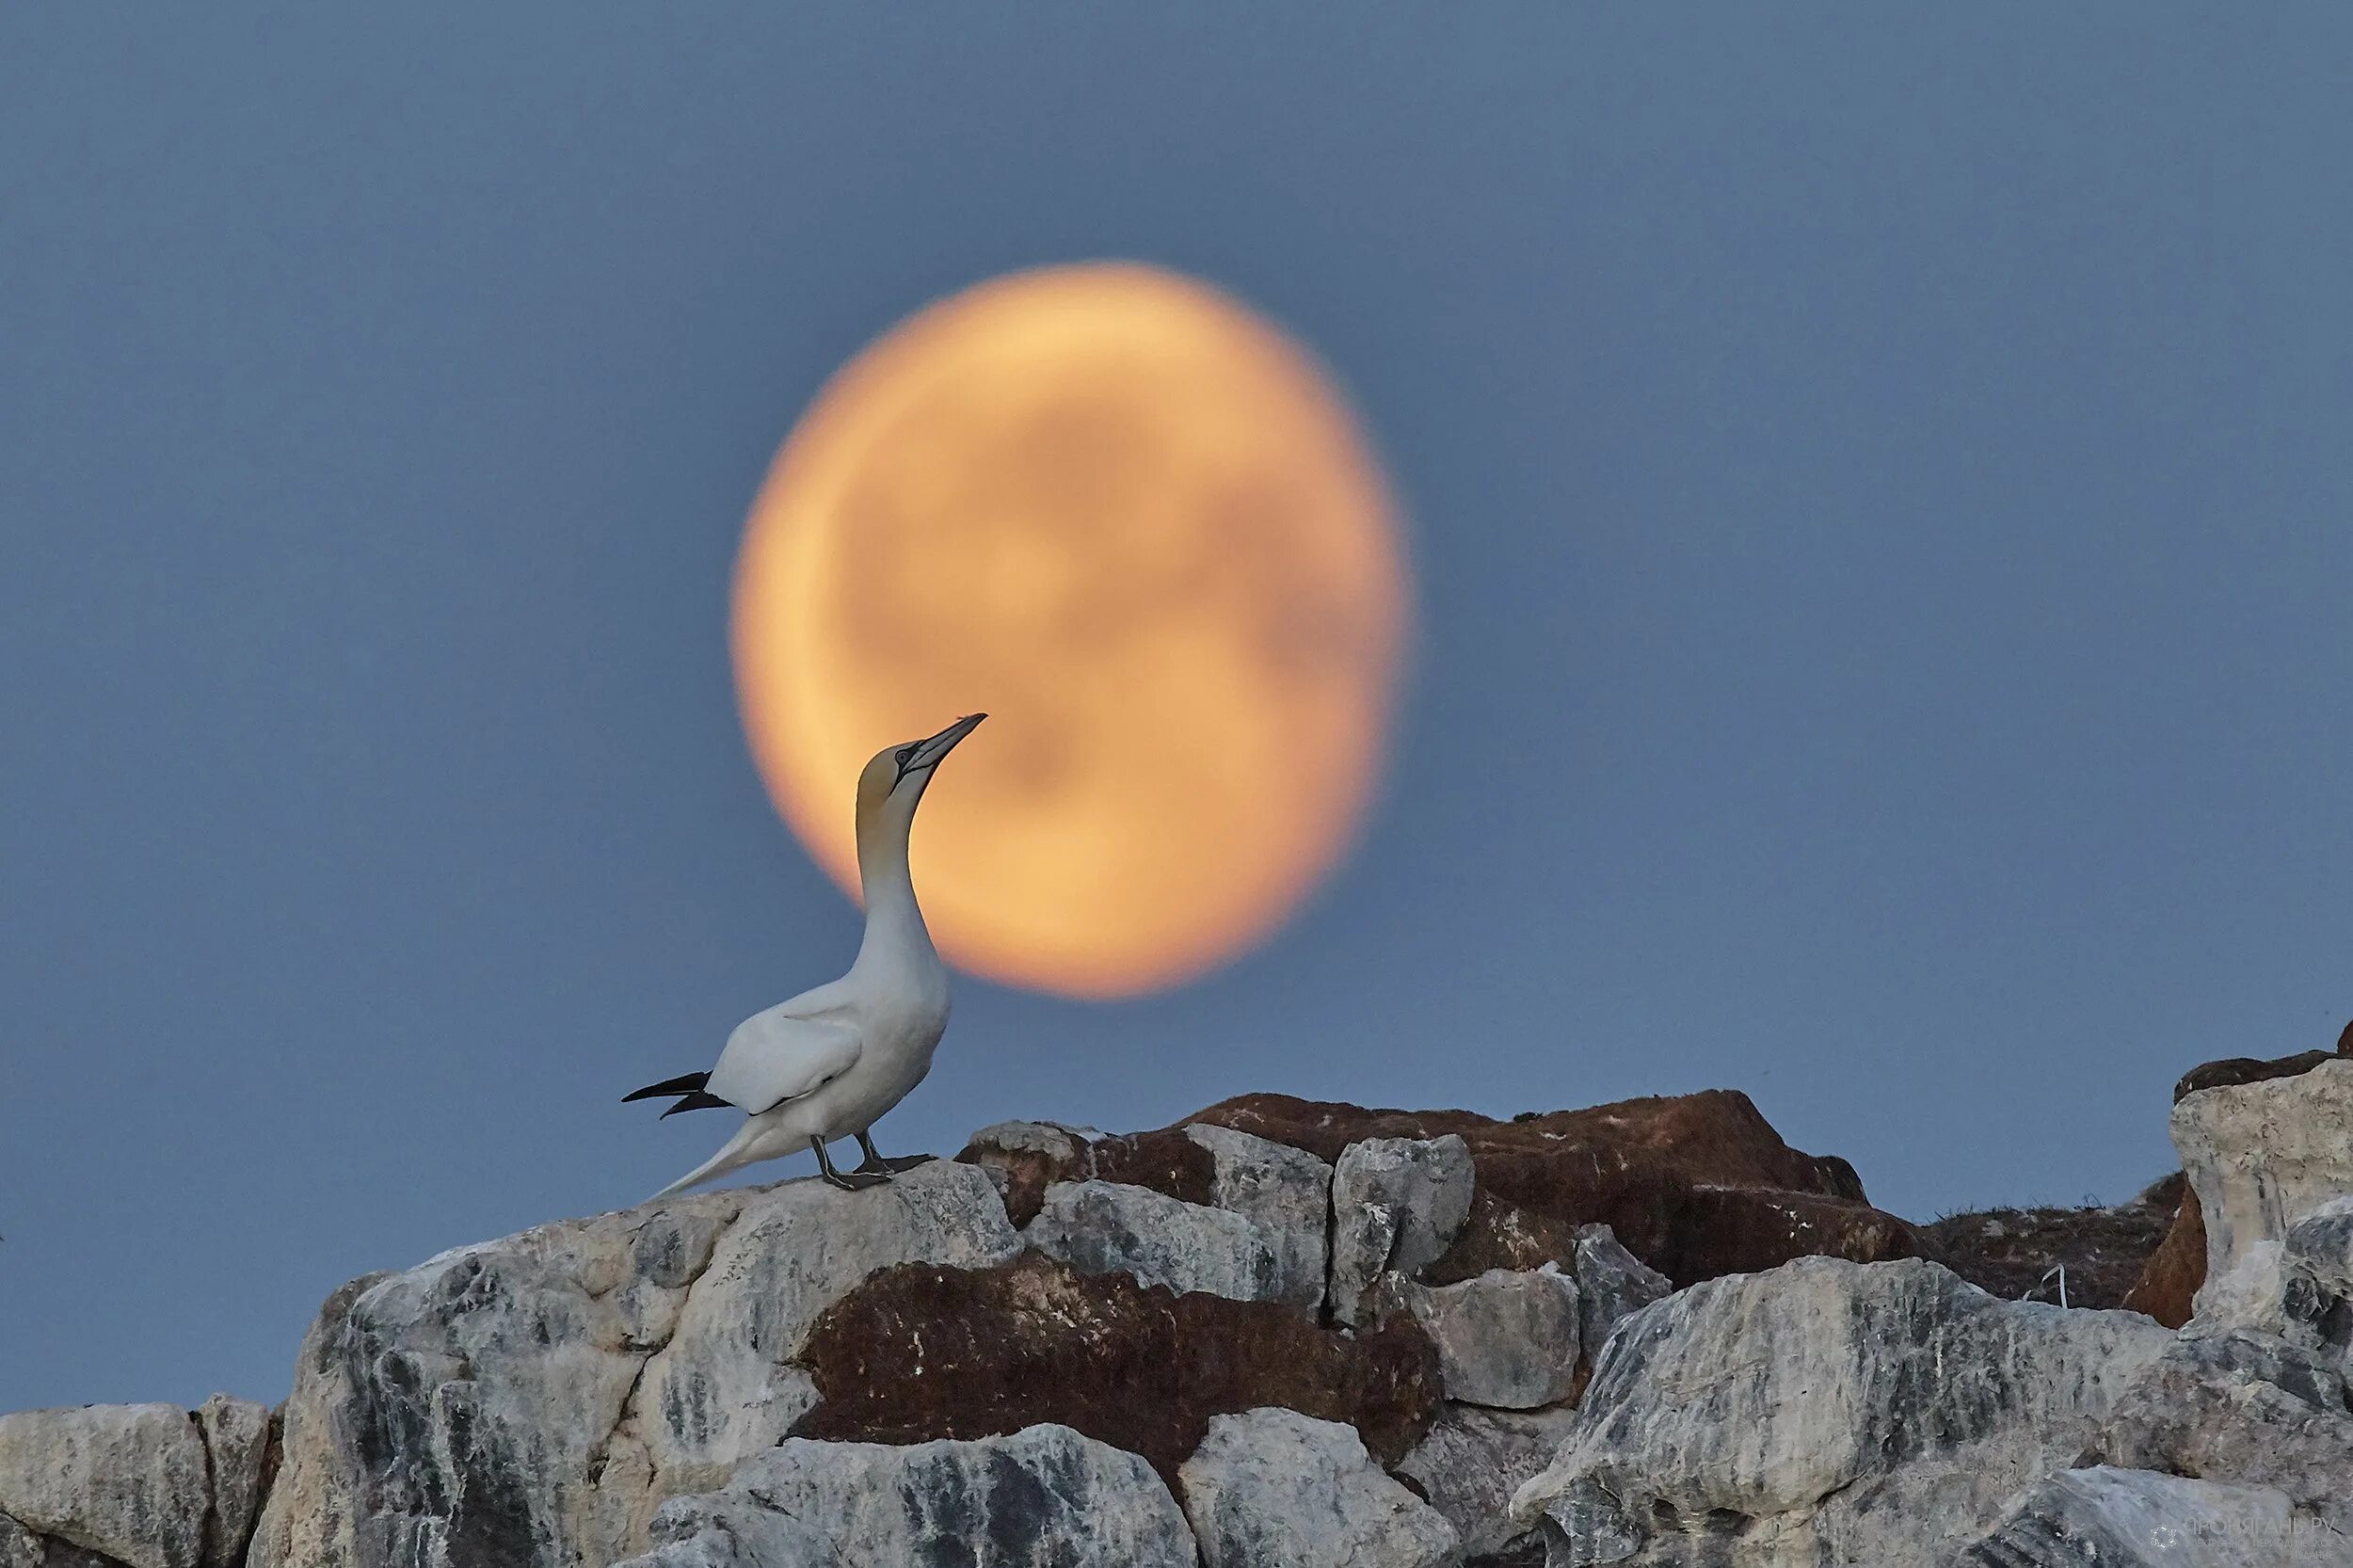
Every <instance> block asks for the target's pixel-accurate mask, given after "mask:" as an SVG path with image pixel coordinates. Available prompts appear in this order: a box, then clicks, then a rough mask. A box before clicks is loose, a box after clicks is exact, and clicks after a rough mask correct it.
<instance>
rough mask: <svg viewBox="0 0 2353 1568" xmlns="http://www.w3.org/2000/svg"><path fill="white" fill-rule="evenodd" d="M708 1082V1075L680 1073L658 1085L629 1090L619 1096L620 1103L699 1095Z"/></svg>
mask: <svg viewBox="0 0 2353 1568" xmlns="http://www.w3.org/2000/svg"><path fill="white" fill-rule="evenodd" d="M710 1081H711V1075H710V1074H709V1073H680V1074H679V1076H678V1077H676V1078H669V1079H664V1080H662V1081H661V1082H660V1083H648V1084H647V1085H646V1086H645V1087H644V1088H643V1089H632V1090H631V1091H630V1092H629V1093H628V1094H626V1095H623V1096H621V1103H622V1104H623V1105H627V1104H628V1103H629V1102H630V1101H632V1100H650V1099H660V1098H661V1097H662V1096H664V1095H699V1094H701V1093H702V1087H703V1085H704V1084H706V1083H708V1082H710Z"/></svg>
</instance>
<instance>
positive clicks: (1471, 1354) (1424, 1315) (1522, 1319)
mask: <svg viewBox="0 0 2353 1568" xmlns="http://www.w3.org/2000/svg"><path fill="white" fill-rule="evenodd" d="M1388 1280H1389V1283H1388V1285H1387V1287H1386V1290H1387V1293H1388V1295H1389V1297H1390V1299H1391V1300H1393V1301H1394V1302H1395V1303H1396V1304H1398V1305H1400V1306H1401V1307H1402V1308H1403V1309H1404V1310H1406V1311H1409V1312H1411V1313H1412V1314H1413V1315H1414V1320H1415V1321H1416V1322H1417V1323H1419V1324H1420V1325H1421V1329H1422V1332H1423V1333H1424V1334H1427V1335H1428V1336H1430V1342H1431V1343H1432V1344H1433V1345H1435V1346H1436V1347H1437V1348H1438V1372H1439V1376H1440V1378H1441V1380H1442V1381H1443V1383H1444V1385H1445V1388H1446V1394H1447V1398H1448V1399H1449V1400H1460V1401H1462V1402H1464V1403H1466V1404H1483V1405H1494V1406H1496V1407H1497V1408H1498V1409H1502V1410H1534V1409H1536V1408H1537V1407H1538V1406H1540V1405H1547V1404H1552V1403H1555V1402H1556V1401H1558V1400H1564V1399H1566V1398H1568V1397H1569V1394H1570V1392H1571V1391H1572V1390H1573V1389H1575V1388H1576V1386H1577V1333H1578V1328H1577V1323H1578V1316H1577V1281H1576V1280H1575V1279H1574V1278H1572V1277H1571V1276H1570V1275H1567V1274H1564V1273H1562V1272H1561V1271H1560V1269H1559V1268H1557V1267H1556V1266H1554V1265H1553V1264H1550V1263H1547V1264H1545V1266H1544V1267H1543V1268H1541V1269H1527V1270H1516V1271H1515V1270H1511V1269H1490V1270H1489V1271H1488V1272H1485V1273H1483V1274H1481V1275H1480V1276H1479V1277H1478V1278H1476V1279H1466V1280H1464V1281H1462V1282H1461V1283H1459V1284H1455V1285H1435V1286H1433V1285H1417V1284H1415V1283H1414V1282H1413V1281H1411V1280H1408V1279H1405V1278H1404V1277H1402V1276H1401V1275H1395V1274H1392V1275H1390V1276H1388Z"/></svg>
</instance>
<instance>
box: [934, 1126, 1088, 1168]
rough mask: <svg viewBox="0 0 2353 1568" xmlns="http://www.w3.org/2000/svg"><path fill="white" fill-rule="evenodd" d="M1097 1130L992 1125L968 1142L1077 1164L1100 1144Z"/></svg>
mask: <svg viewBox="0 0 2353 1568" xmlns="http://www.w3.org/2000/svg"><path fill="white" fill-rule="evenodd" d="M1103 1137H1104V1134H1103V1132H1102V1130H1101V1129H1100V1128H1091V1127H1070V1126H1067V1125H1065V1124H1064V1123H1062V1122H992V1123H990V1124H989V1125H988V1126H987V1127H984V1128H981V1130H980V1131H978V1132H976V1133H974V1134H972V1136H971V1137H970V1138H968V1139H967V1140H966V1142H967V1144H978V1145H980V1146H982V1147H984V1148H997V1149H1002V1150H1004V1151H1006V1152H1007V1153H1009V1154H1042V1155H1045V1156H1046V1157H1048V1159H1051V1160H1077V1159H1079V1158H1080V1155H1081V1154H1083V1153H1084V1152H1085V1149H1086V1146H1087V1145H1088V1144H1099V1143H1101V1142H1102V1141H1103Z"/></svg>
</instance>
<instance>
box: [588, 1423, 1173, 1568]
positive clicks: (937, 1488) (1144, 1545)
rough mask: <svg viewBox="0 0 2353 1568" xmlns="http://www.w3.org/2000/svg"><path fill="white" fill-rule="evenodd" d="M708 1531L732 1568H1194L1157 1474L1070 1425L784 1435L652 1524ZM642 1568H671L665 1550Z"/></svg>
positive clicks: (678, 1533) (674, 1532) (670, 1531)
mask: <svg viewBox="0 0 2353 1568" xmlns="http://www.w3.org/2000/svg"><path fill="white" fill-rule="evenodd" d="M713 1524H715V1525H716V1527H717V1531H718V1533H721V1534H723V1535H725V1536H728V1537H729V1538H730V1541H729V1544H728V1549H729V1550H731V1551H732V1553H733V1556H732V1557H731V1558H723V1559H721V1561H723V1562H727V1563H728V1564H730V1568H800V1564H801V1563H803V1562H810V1563H824V1564H826V1565H828V1568H832V1565H837V1564H838V1565H839V1568H906V1565H908V1564H914V1563H942V1564H947V1563H970V1564H975V1565H978V1564H983V1563H1004V1564H1008V1565H1010V1564H1016V1563H1022V1564H1028V1563H1038V1564H1047V1563H1050V1564H1054V1565H1055V1568H1194V1554H1193V1536H1192V1533H1191V1531H1190V1530H1189V1529H1188V1528H1186V1525H1185V1518H1184V1515H1183V1514H1182V1513H1180V1512H1178V1511H1177V1502H1176V1499H1175V1498H1174V1497H1172V1496H1169V1491H1168V1488H1167V1487H1166V1486H1165V1485H1163V1484H1162V1483H1161V1481H1160V1477H1158V1476H1156V1475H1154V1474H1153V1473H1152V1470H1151V1467H1150V1466H1149V1465H1147V1464H1144V1461H1142V1460H1141V1459H1138V1458H1137V1457H1136V1456H1135V1455H1134V1454H1131V1453H1123V1452H1121V1451H1120V1450H1119V1449H1117V1448H1112V1447H1110V1446H1109V1445H1107V1444H1102V1443H1097V1442H1095V1441H1094V1440H1092V1439H1091V1438H1086V1437H1082V1436H1080V1434H1079V1433H1077V1432H1072V1431H1071V1430H1070V1429H1069V1428H1067V1427H1056V1426H1037V1427H1031V1428H1029V1429H1027V1430H1026V1431H1023V1432H1015V1433H1013V1434H1011V1435H1009V1436H1005V1437H992V1438H986V1439H983V1440H981V1441H979V1442H970V1443H961V1442H932V1443H917V1444H912V1445H908V1446H904V1447H893V1446H889V1445H886V1444H880V1443H813V1442H809V1441H808V1440H806V1439H801V1438H794V1439H789V1440H787V1441H786V1442H784V1443H782V1444H780V1445H778V1446H777V1447H776V1448H772V1449H769V1450H767V1451H765V1452H763V1453H760V1454H759V1455H757V1456H756V1457H754V1458H752V1459H749V1460H747V1461H745V1462H744V1464H742V1465H740V1466H739V1467H738V1468H737V1470H736V1473H735V1477H734V1479H733V1480H730V1481H729V1482H728V1485H727V1487H726V1489H725V1491H724V1492H722V1493H720V1494H719V1495H717V1496H706V1497H689V1498H680V1499H675V1500H673V1501H671V1502H669V1503H666V1504H664V1506H663V1510H662V1512H661V1513H660V1514H658V1515H657V1516H656V1520H655V1529H656V1533H657V1534H659V1535H666V1536H669V1537H671V1538H672V1539H674V1540H675V1539H679V1538H684V1539H686V1540H689V1541H699V1540H701V1539H702V1538H703V1537H704V1536H705V1535H707V1534H709V1533H712V1525H713ZM788 1530H789V1533H786V1532H787V1531H788ZM690 1531H691V1532H692V1533H691V1534H690V1533H689V1532H690ZM754 1531H764V1532H767V1534H766V1540H765V1541H761V1540H760V1538H759V1537H757V1536H755V1535H754V1534H753V1532H754ZM747 1538H748V1539H749V1541H750V1542H751V1544H749V1546H748V1549H747V1548H746V1542H747ZM820 1547H822V1549H823V1553H824V1555H822V1556H820V1555H818V1552H819V1549H820ZM690 1561H691V1559H690ZM635 1564H636V1568H674V1564H673V1562H672V1561H670V1560H665V1559H664V1557H663V1555H662V1551H661V1550H659V1549H658V1550H657V1551H656V1552H654V1553H653V1554H651V1555H649V1556H648V1557H644V1558H639V1559H636V1560H635ZM676 1568H682V1565H676Z"/></svg>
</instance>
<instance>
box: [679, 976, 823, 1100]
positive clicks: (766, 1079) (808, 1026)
mask: <svg viewBox="0 0 2353 1568" xmlns="http://www.w3.org/2000/svg"><path fill="white" fill-rule="evenodd" d="M821 989H822V987H821ZM801 1000H802V999H800V998H797V997H796V998H794V999H793V1000H792V1001H788V1002H782V1003H779V1004H778V1005H776V1006H775V1007H771V1008H769V1009H767V1010H766V1011H764V1012H760V1013H755V1014H753V1015H752V1016H750V1017H748V1018H745V1019H744V1021H743V1022H742V1023H740V1024H738V1025H736V1026H735V1032H734V1033H732V1034H730V1035H728V1048H727V1049H725V1050H723V1051H721V1052H720V1053H719V1064H718V1065H717V1066H715V1067H713V1068H712V1069H711V1079H710V1081H709V1082H707V1083H705V1084H704V1085H703V1088H704V1090H705V1091H706V1092H708V1093H710V1094H713V1095H716V1096H719V1097H720V1098H721V1099H723V1100H726V1101H727V1102H728V1103H729V1104H730V1105H740V1106H742V1107H743V1108H744V1110H746V1111H748V1112H751V1113H752V1114H753V1115H755V1116H757V1115H759V1114H760V1112H763V1111H769V1110H773V1109H774V1108H776V1106H778V1105H781V1104H783V1103H784V1102H785V1101H786V1100H789V1099H797V1098H799V1097H800V1096H803V1095H806V1094H808V1093H809V1092H810V1091H811V1090H813V1089H815V1088H816V1087H817V1086H818V1085H820V1084H822V1083H824V1081H825V1080H828V1079H832V1078H838V1077H840V1075H841V1074H843V1073H845V1072H847V1071H848V1070H849V1068H850V1064H852V1063H854V1062H856V1060H857V1052H858V1031H857V1028H856V1025H854V1024H852V1023H851V1022H850V1021H849V1020H848V1019H846V1018H842V1017H838V1016H833V1017H828V1016H818V1017H794V1016H792V1009H794V1008H796V1007H797V1006H799V1005H800V1003H801Z"/></svg>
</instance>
